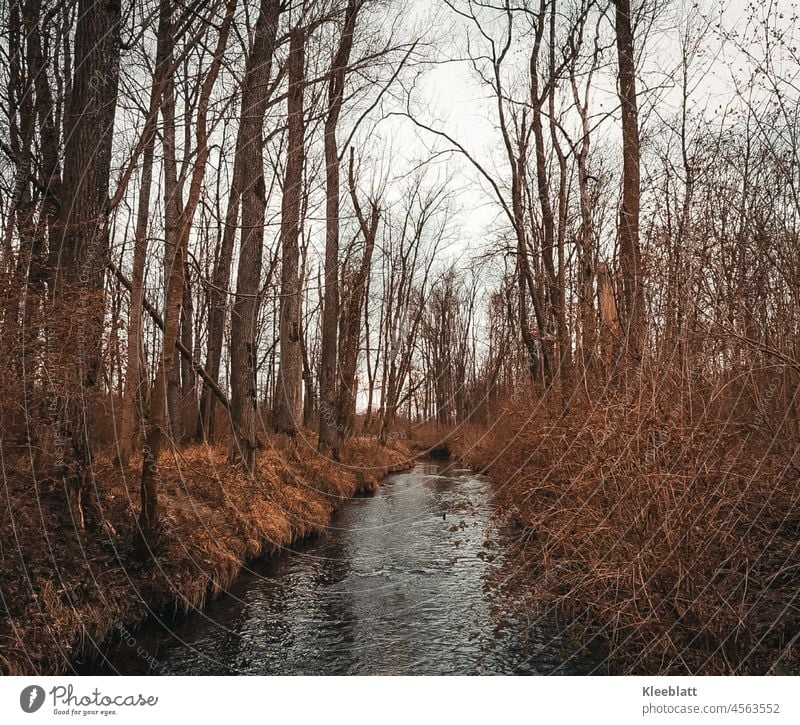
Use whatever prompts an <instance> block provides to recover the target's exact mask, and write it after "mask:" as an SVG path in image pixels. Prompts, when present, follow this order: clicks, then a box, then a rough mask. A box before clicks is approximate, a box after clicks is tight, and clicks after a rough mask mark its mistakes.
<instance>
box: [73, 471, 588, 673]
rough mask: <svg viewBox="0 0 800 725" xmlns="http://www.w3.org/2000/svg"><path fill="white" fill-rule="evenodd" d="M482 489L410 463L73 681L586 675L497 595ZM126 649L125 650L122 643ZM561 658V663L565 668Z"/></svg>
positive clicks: (495, 557)
mask: <svg viewBox="0 0 800 725" xmlns="http://www.w3.org/2000/svg"><path fill="white" fill-rule="evenodd" d="M494 514H495V512H494V511H493V507H492V489H491V486H490V484H489V483H488V481H487V480H486V479H484V478H483V477H481V476H476V475H475V474H472V473H471V472H469V471H466V470H463V469H453V468H446V467H444V466H443V465H441V464H438V463H432V462H430V463H421V464H419V465H417V466H416V467H415V468H414V469H413V470H412V471H410V472H408V473H401V474H395V475H392V476H390V477H389V478H388V479H387V480H386V481H385V482H384V484H383V485H382V486H381V488H380V489H379V491H378V493H377V494H376V495H375V496H373V497H370V498H357V499H354V500H353V501H351V502H349V503H348V504H347V505H346V506H344V507H343V509H342V510H341V511H340V513H339V514H338V515H337V516H336V517H335V518H334V520H333V522H332V524H331V528H330V530H329V531H328V532H326V533H325V534H324V535H322V536H320V537H318V538H317V539H314V540H312V541H306V542H303V543H301V544H299V545H297V546H296V547H295V548H294V549H293V550H292V551H291V552H286V553H284V554H282V555H280V556H277V557H274V558H272V559H270V560H267V561H264V562H261V563H259V564H257V565H255V566H252V567H250V569H249V570H248V571H246V572H245V573H243V574H242V576H240V577H239V578H238V579H237V581H236V583H235V584H234V586H233V587H232V589H231V590H230V591H229V592H228V593H227V594H226V595H225V596H224V597H222V598H221V599H218V600H217V601H215V602H213V603H211V604H210V605H209V606H208V607H207V609H206V610H205V611H204V612H196V613H193V614H191V615H189V616H186V617H182V618H179V619H176V620H173V621H170V622H169V623H168V624H167V625H164V624H160V623H158V622H155V621H150V622H148V623H147V624H145V625H144V626H143V627H142V628H141V629H139V630H138V631H136V632H133V633H132V634H133V637H127V638H125V640H126V641H124V642H122V643H114V644H111V645H106V647H105V649H104V652H103V653H102V656H101V657H100V658H97V659H96V660H95V661H94V662H92V663H90V664H86V665H83V666H81V667H80V668H79V669H80V671H81V672H82V673H87V674H89V673H92V674H108V673H114V672H119V673H123V674H147V673H148V672H154V673H159V674H237V673H239V674H325V675H336V674H404V675H408V674H500V673H503V674H512V673H516V674H541V673H551V672H554V671H556V672H569V673H579V672H583V671H587V670H589V669H591V667H590V664H589V663H587V662H586V661H584V660H583V659H581V658H580V657H571V658H565V656H564V651H565V644H564V642H563V641H562V639H561V638H560V637H558V636H555V635H554V633H553V631H552V630H551V629H548V628H547V627H543V626H542V625H541V624H539V623H536V622H534V623H531V622H529V621H527V620H525V621H522V620H521V619H519V618H517V617H515V616H513V615H511V614H510V613H509V612H511V611H513V609H514V608H513V607H511V606H507V605H508V604H509V603H508V602H507V601H505V600H504V595H503V594H502V593H501V591H500V590H499V589H498V588H497V583H498V579H500V578H501V577H500V576H499V572H500V571H501V570H500V567H501V565H502V563H503V558H504V555H505V548H506V547H507V546H508V544H509V539H508V536H509V534H507V533H504V532H503V531H502V530H501V529H498V526H497V516H496V515H494ZM133 640H135V642H134V641H133ZM565 659H566V660H567V662H566V664H565Z"/></svg>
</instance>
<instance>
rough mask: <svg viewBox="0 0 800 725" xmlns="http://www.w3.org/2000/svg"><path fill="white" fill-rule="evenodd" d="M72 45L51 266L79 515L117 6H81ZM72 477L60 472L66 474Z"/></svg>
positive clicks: (97, 328) (96, 355)
mask: <svg viewBox="0 0 800 725" xmlns="http://www.w3.org/2000/svg"><path fill="white" fill-rule="evenodd" d="M77 18H78V19H77V26H76V29H75V39H74V47H75V54H74V68H75V72H74V76H73V78H72V83H71V90H70V93H69V101H68V104H67V109H66V112H65V115H64V134H63V136H64V139H66V141H67V143H66V145H65V151H64V179H63V184H62V186H61V198H60V199H59V201H60V205H61V206H60V213H59V218H58V221H57V224H58V227H59V230H58V231H59V234H57V235H53V237H52V241H53V242H55V245H57V247H58V248H57V249H51V250H50V252H51V259H53V260H56V261H57V263H58V267H57V269H56V275H55V278H54V285H53V302H54V310H55V311H59V312H60V311H64V310H70V315H71V319H72V320H73V321H74V325H72V326H71V327H70V329H69V335H70V337H69V338H67V337H65V329H57V330H54V331H53V332H54V334H53V338H52V339H53V343H54V346H55V349H64V350H69V351H70V353H69V356H70V358H71V362H70V363H68V364H67V369H65V370H64V378H65V379H64V380H63V381H60V382H61V384H62V385H63V388H62V389H61V390H60V391H59V392H58V395H59V396H61V399H62V402H63V426H64V429H65V430H64V433H65V434H66V435H65V438H66V440H67V441H69V448H70V449H71V455H70V457H71V458H72V461H71V462H70V461H68V460H66V459H63V460H61V461H60V464H62V471H63V477H64V479H65V481H66V482H67V483H68V484H69V485H71V486H72V487H74V495H75V503H76V504H77V508H78V515H79V516H80V517H82V510H81V506H80V497H81V488H82V485H81V483H82V481H83V480H84V478H86V477H87V476H88V475H90V473H89V469H90V467H91V463H92V445H93V440H94V432H93V430H92V414H93V408H94V407H95V405H96V402H97V401H96V398H97V395H98V391H97V387H96V384H97V381H98V379H99V377H100V366H101V360H102V342H103V323H104V318H105V298H104V281H105V269H106V261H107V259H108V251H109V239H108V223H107V201H108V184H109V177H110V169H111V147H112V137H113V131H114V116H115V111H116V104H117V86H118V82H119V59H120V40H119V35H120V3H119V2H118V1H115V0H112V1H111V2H105V1H102V2H101V1H99V0H80V2H79V3H78V8H77ZM70 468H71V469H72V470H71V471H69V472H67V471H68V469H70Z"/></svg>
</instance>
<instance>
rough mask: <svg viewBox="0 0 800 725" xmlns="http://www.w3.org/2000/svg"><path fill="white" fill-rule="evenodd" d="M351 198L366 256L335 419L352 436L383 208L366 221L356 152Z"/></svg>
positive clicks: (342, 345) (351, 311) (346, 327)
mask: <svg viewBox="0 0 800 725" xmlns="http://www.w3.org/2000/svg"><path fill="white" fill-rule="evenodd" d="M348 181H349V184H348V186H349V190H350V198H351V200H352V202H353V208H354V209H355V212H356V218H357V219H358V223H359V227H360V229H361V234H362V236H363V237H364V255H363V256H362V258H361V264H360V266H359V268H358V270H357V271H356V272H355V273H354V274H353V275H352V276H351V279H350V282H349V285H348V286H349V296H348V299H347V304H346V305H345V310H344V314H343V320H342V328H341V329H342V333H343V334H342V339H340V340H339V370H340V380H339V391H338V400H337V405H336V418H337V424H338V429H339V432H340V433H341V434H342V435H343V436H345V437H348V436H351V435H352V434H353V429H354V426H355V415H356V394H357V381H356V368H357V366H358V353H359V350H360V347H361V310H362V307H363V306H364V295H365V290H366V283H367V278H368V277H369V274H370V270H371V268H372V252H373V250H374V249H375V237H376V235H377V233H378V221H379V219H380V207H379V205H378V202H377V201H376V200H371V207H372V208H371V212H370V217H369V219H367V218H366V216H365V215H364V212H363V211H362V209H361V204H360V203H359V201H358V194H357V191H356V182H355V176H354V170H353V149H352V148H351V149H350V166H349V173H348Z"/></svg>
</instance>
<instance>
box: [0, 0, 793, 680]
mask: <svg viewBox="0 0 800 725" xmlns="http://www.w3.org/2000/svg"><path fill="white" fill-rule="evenodd" d="M0 15H1V16H2V19H0V54H1V55H2V63H0V88H1V89H2V90H0V99H1V101H0V104H1V107H0V234H2V241H1V242H0V469H1V470H2V481H3V496H2V503H0V670H1V671H4V672H5V673H7V674H37V673H38V674H58V673H61V672H68V671H70V669H71V667H72V664H71V663H73V662H75V661H76V660H79V659H80V658H82V657H84V656H86V655H87V653H88V652H91V651H92V648H93V647H97V646H98V644H99V643H101V642H103V641H105V640H107V638H108V637H109V636H111V635H112V633H113V630H114V629H115V628H117V629H119V628H120V627H121V626H122V625H123V624H124V625H125V626H129V625H131V626H132V625H134V624H136V623H137V622H140V621H141V620H143V619H144V618H145V617H146V616H147V614H148V613H152V612H153V611H155V610H159V608H161V609H170V608H171V609H172V610H175V611H184V612H185V611H190V610H196V609H201V608H203V607H204V606H205V605H206V603H207V602H210V601H212V600H213V599H215V598H216V597H217V596H218V595H220V594H222V593H224V592H225V591H226V590H227V589H228V588H229V587H230V586H231V584H232V583H233V582H234V581H235V580H236V577H237V575H238V574H239V572H240V570H241V568H242V566H243V565H244V564H246V563H247V562H249V561H253V560H254V559H258V558H259V557H264V556H267V555H269V554H272V553H275V552H277V551H279V550H281V549H283V548H284V547H286V546H288V545H290V544H292V542H295V541H297V540H298V539H302V538H304V537H307V536H309V535H324V532H325V531H326V529H327V527H328V525H329V522H330V518H331V516H332V514H333V512H334V510H336V509H338V508H339V507H341V506H342V505H348V504H347V501H348V500H350V499H352V498H353V497H354V496H356V495H359V494H360V493H363V492H365V491H367V492H369V491H372V492H374V491H376V490H377V489H378V487H379V486H380V483H381V481H382V480H383V479H384V477H385V476H387V475H388V474H390V473H392V472H398V471H403V470H407V469H410V468H411V467H412V466H413V465H415V461H416V460H417V459H418V458H420V457H422V458H426V457H428V458H429V457H430V456H434V457H438V458H442V457H449V458H451V459H452V460H455V461H458V462H459V463H460V464H461V465H464V466H466V467H468V468H470V469H472V470H473V471H475V472H479V473H481V474H483V475H484V476H486V477H487V479H488V480H489V481H491V485H492V486H493V493H492V497H491V498H492V502H493V506H494V508H495V509H496V513H497V516H498V517H502V518H503V519H504V520H505V521H506V522H508V524H509V525H510V526H512V527H513V528H514V531H515V532H516V533H515V536H514V538H513V544H512V545H509V547H508V551H507V552H505V555H504V558H503V562H504V563H503V564H502V565H500V566H498V572H499V574H498V576H505V581H506V582H507V587H508V589H509V596H510V597H511V599H512V600H513V601H514V602H515V604H516V606H518V607H519V608H520V610H521V611H522V610H524V611H535V612H538V613H540V615H541V616H542V617H551V618H555V620H557V621H558V622H559V623H560V624H559V626H560V627H562V628H564V631H565V632H567V633H568V636H569V638H571V639H573V640H576V641H579V642H583V643H588V642H591V643H594V644H596V645H597V646H598V647H600V648H601V650H602V652H603V656H602V659H603V665H602V671H605V672H611V673H626V674H681V675H683V674H787V673H797V672H800V550H799V549H798V545H799V543H800V501H799V500H798V498H799V497H800V401H798V399H797V398H798V389H799V388H798V383H800V196H799V195H800V105H798V101H800V50H798V45H800V16H799V15H798V11H797V8H796V5H795V4H793V3H789V2H783V1H782V0H773V1H772V2H769V3H759V2H745V1H744V0H722V1H721V2H712V0H700V1H699V2H690V1H689V0H669V2H658V1H656V0H416V1H415V2H398V1H397V0H3V1H2V2H0ZM451 518H452V517H451ZM448 523H449V522H448ZM503 572H505V575H504V574H503ZM441 606H442V607H446V606H453V607H455V606H457V603H455V602H446V601H443V602H441Z"/></svg>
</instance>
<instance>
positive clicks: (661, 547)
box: [448, 389, 800, 675]
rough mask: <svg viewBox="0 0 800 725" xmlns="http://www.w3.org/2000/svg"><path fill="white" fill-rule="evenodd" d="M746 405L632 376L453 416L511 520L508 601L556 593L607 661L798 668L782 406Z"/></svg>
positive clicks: (756, 670) (636, 668)
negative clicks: (468, 424) (469, 421)
mask: <svg viewBox="0 0 800 725" xmlns="http://www.w3.org/2000/svg"><path fill="white" fill-rule="evenodd" d="M754 409H755V410H758V408H757V407H756V406H755V405H754V404H753V403H752V401H750V400H748V399H745V398H744V397H737V398H736V399H735V400H733V401H730V402H721V401H720V399H719V398H717V399H716V400H715V399H714V396H708V397H707V398H703V397H702V396H700V395H697V396H696V398H695V399H694V400H692V401H691V404H686V401H685V398H682V397H681V395H680V393H676V394H675V395H674V396H673V395H671V396H665V395H664V394H663V391H660V392H659V391H654V390H650V391H648V390H644V389H642V390H639V391H637V393H636V394H635V395H632V394H628V395H623V394H621V393H617V394H615V395H611V394H606V395H605V396H604V397H598V398H597V399H596V401H594V402H586V401H585V400H584V401H579V400H577V398H576V399H573V400H571V401H570V405H569V409H568V412H566V413H565V412H564V405H563V397H562V396H558V398H557V399H555V396H547V395H545V396H542V397H540V398H531V399H529V400H524V401H523V400H517V401H512V402H510V403H509V404H508V405H507V406H505V407H504V408H503V409H502V410H501V412H500V414H499V415H498V416H497V418H496V419H495V421H494V423H493V424H492V425H491V426H489V427H487V428H485V429H483V430H480V431H478V430H475V429H470V428H467V429H465V432H464V434H463V435H462V436H461V437H460V438H458V440H459V441H460V442H459V443H458V446H457V450H456V451H455V453H456V455H460V456H461V458H462V460H464V461H465V462H466V463H468V464H469V465H471V466H472V467H473V468H475V469H478V470H482V471H486V472H487V473H488V474H489V475H490V477H491V478H492V479H493V480H494V482H495V483H496V484H497V487H498V494H497V495H498V498H499V501H500V504H501V507H502V508H503V509H504V510H505V511H506V512H508V511H509V510H511V511H512V512H513V515H514V516H515V518H516V520H517V522H518V525H519V528H520V537H519V543H518V546H517V560H516V562H513V563H512V564H510V566H511V567H512V568H514V578H515V582H516V584H515V585H516V588H517V591H518V592H519V599H520V602H521V603H522V602H524V603H525V605H526V606H527V605H535V606H538V607H546V606H552V605H553V604H557V605H558V607H559V609H560V610H561V611H562V612H563V613H564V614H565V615H566V617H567V618H568V619H567V621H573V620H575V621H576V622H578V623H579V625H578V628H579V631H578V632H577V633H576V636H579V637H582V638H583V639H584V641H586V640H588V638H589V637H591V636H595V635H596V636H599V637H600V638H601V639H602V641H604V642H605V645H606V647H607V650H608V653H609V666H610V669H611V671H612V672H617V673H631V674H640V675H644V674H647V675H653V674H657V673H660V674H672V675H684V674H720V673H721V674H732V673H736V674H764V673H774V674H783V673H797V672H800V642H799V639H800V503H799V497H800V476H799V475H798V474H799V473H800V469H798V455H797V453H798V445H797V440H798V436H797V425H796V423H797V420H796V416H793V415H792V414H791V409H790V410H789V412H788V413H787V414H786V415H783V414H782V413H781V414H779V413H780V412H778V413H776V414H775V415H773V416H772V417H771V419H770V426H769V427H767V426H766V425H761V426H757V425H755V424H754V423H753V421H752V418H753V414H752V411H753V410H754ZM747 411H750V414H748V413H747ZM761 420H762V421H763V420H764V418H763V417H762V419H761ZM756 422H758V421H756ZM448 440H449V441H451V445H452V442H453V441H455V440H457V436H455V435H454V434H452V433H450V434H449V435H448Z"/></svg>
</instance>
